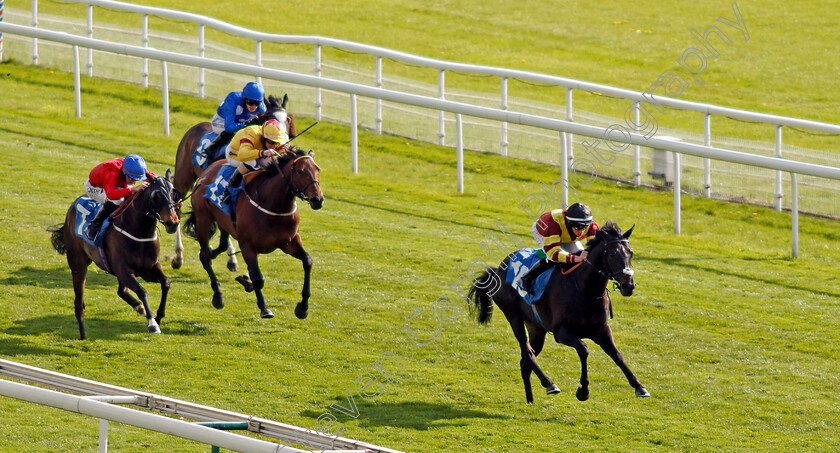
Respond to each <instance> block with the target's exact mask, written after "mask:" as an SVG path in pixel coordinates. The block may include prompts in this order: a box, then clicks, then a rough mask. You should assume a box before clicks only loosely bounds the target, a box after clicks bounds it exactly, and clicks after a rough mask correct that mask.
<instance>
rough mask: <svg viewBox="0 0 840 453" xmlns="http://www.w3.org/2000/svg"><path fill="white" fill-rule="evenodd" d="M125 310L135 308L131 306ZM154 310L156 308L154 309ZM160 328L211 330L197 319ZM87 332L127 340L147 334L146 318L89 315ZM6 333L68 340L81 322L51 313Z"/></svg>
mask: <svg viewBox="0 0 840 453" xmlns="http://www.w3.org/2000/svg"><path fill="white" fill-rule="evenodd" d="M125 309H126V310H131V308H129V307H128V306H126V307H125ZM154 309H155V308H152V310H154ZM160 329H161V331H162V332H163V335H178V336H200V335H207V334H208V333H209V329H208V328H207V327H206V326H204V325H202V324H201V323H198V322H194V321H172V322H167V318H164V319H163V321H162V322H161V326H160ZM85 331H86V333H87V336H88V338H89V339H94V340H125V339H126V337H128V336H134V335H137V334H146V332H147V330H146V319H145V318H144V317H140V316H137V317H136V320H135V321H127V320H122V319H107V318H102V317H99V316H87V315H86V316H85ZM4 333H6V334H8V335H12V336H18V337H29V336H40V335H58V336H60V337H63V338H64V339H67V340H75V339H78V338H79V330H78V323H76V317H75V316H74V315H73V314H72V312H69V313H68V315H47V316H39V317H35V318H27V319H22V320H16V321H14V324H13V325H12V326H11V327H8V328H6V329H5V330H4ZM2 346H3V345H2V343H0V348H2ZM14 351H15V354H26V352H24V351H18V350H14ZM2 354H5V351H4V350H2V349H0V355H2Z"/></svg>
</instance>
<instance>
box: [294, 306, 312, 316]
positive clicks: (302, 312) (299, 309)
mask: <svg viewBox="0 0 840 453" xmlns="http://www.w3.org/2000/svg"><path fill="white" fill-rule="evenodd" d="M308 315H309V309H308V308H306V307H305V306H303V305H301V304H297V306H296V307H295V316H297V319H306V317H307V316H308Z"/></svg>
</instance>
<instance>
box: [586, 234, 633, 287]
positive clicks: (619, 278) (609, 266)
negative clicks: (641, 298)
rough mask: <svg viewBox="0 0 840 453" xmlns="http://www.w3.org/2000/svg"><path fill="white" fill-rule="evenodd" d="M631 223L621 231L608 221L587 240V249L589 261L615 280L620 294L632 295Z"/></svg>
mask: <svg viewBox="0 0 840 453" xmlns="http://www.w3.org/2000/svg"><path fill="white" fill-rule="evenodd" d="M635 227H636V226H635V225H633V226H632V227H631V228H630V229H629V230H627V232H626V233H624V234H622V233H621V228H619V227H618V225H616V224H615V223H614V222H612V221H609V222H607V224H606V225H604V227H603V228H601V229H600V230H599V231H598V233H597V234H596V235H595V238H594V239H592V240H591V241H589V244H587V249H588V250H589V256H588V257H587V260H588V261H590V262H591V263H592V264H593V265H594V266H595V267H596V268H597V269H598V270H599V271H600V272H601V274H603V275H604V276H605V277H607V278H608V279H610V280H613V281H615V282H616V283H617V284H618V288H619V290H620V291H621V295H622V296H625V297H627V296H632V295H633V291H634V290H635V289H636V282H635V281H634V280H633V268H632V264H633V263H632V261H633V250H631V249H630V242H629V239H630V235H631V234H632V233H633V228H635Z"/></svg>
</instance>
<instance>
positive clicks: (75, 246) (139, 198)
mask: <svg viewBox="0 0 840 453" xmlns="http://www.w3.org/2000/svg"><path fill="white" fill-rule="evenodd" d="M77 200H78V199H77ZM180 202H181V194H180V193H179V192H178V191H177V190H175V189H174V188H173V186H172V172H171V171H169V170H166V176H165V177H154V178H152V177H149V186H148V187H146V189H145V190H143V191H141V192H137V193H135V194H133V195H131V196H130V197H128V198H126V199H125V201H124V202H123V203H122V205H120V207H119V208H118V209H117V211H116V212H114V214H113V216H112V218H111V221H112V225H113V227H112V228H109V229H108V231H106V232H105V234H104V237H103V240H102V241H103V248H104V249H105V253H104V256H105V263H107V264H104V263H103V259H102V257H100V255H99V250H98V249H97V248H96V247H94V246H93V245H91V244H89V243H88V242H86V241H85V240H84V239H82V238H81V237H79V236H78V234H77V231H76V215H77V207H76V203H75V202H74V203H73V205H71V206H70V209H69V210H68V211H67V215H66V217H65V219H64V224H63V225H61V226H60V227H53V228H49V229H48V231H49V232H51V233H52V245H53V248H55V250H56V251H57V252H58V253H60V254H62V255H67V264H68V265H69V266H70V273H71V274H72V275H73V291H74V292H75V294H76V298H75V305H76V320H77V321H78V323H79V336H80V337H81V339H82V340H84V339H85V338H87V335H86V334H85V301H84V293H85V279H86V276H87V269H88V265H90V263H91V262H94V263H96V265H97V266H99V267H100V268H102V269H104V270H106V271H108V272H110V273H112V274H114V275H115V276H116V277H117V281H118V282H119V287H118V288H117V295H119V296H120V298H122V299H123V300H124V301H126V302H127V303H128V305H130V306H131V308H133V309H134V310H135V311H136V312H137V314H139V315H140V316H145V317H146V319H147V320H148V330H149V333H160V327H159V324H160V322H161V320H162V319H163V317H164V316H165V314H166V294H167V293H168V292H169V285H170V281H169V279H168V278H167V277H166V275H164V274H163V269H162V268H161V265H160V263H159V262H158V256H159V255H160V242H159V241H158V234H157V222H158V221H161V222H163V224H164V226H165V227H166V232H167V233H170V234H171V233H174V232H175V230H177V229H178V223H179V219H178V204H179V203H180ZM81 234H84V233H81ZM109 269H110V270H109ZM137 277H141V278H143V280H146V281H147V282H157V283H160V289H161V295H160V306H158V310H157V316H155V317H154V318H152V309H151V308H150V307H149V301H148V299H147V297H146V296H147V295H146V290H145V289H143V287H142V286H140V283H139V282H138V281H137ZM128 290H131V291H134V293H135V294H137V297H139V298H140V301H138V300H137V299H135V298H134V296H132V295H131V294H130V293H129V292H128Z"/></svg>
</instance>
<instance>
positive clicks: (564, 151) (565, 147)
mask: <svg viewBox="0 0 840 453" xmlns="http://www.w3.org/2000/svg"><path fill="white" fill-rule="evenodd" d="M568 155H569V134H568V133H566V132H561V133H560V161H561V162H560V176H561V177H562V179H563V196H562V198H563V207H564V208H565V207H567V206H569V159H568Z"/></svg>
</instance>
